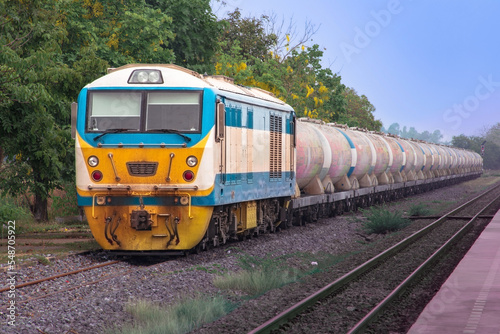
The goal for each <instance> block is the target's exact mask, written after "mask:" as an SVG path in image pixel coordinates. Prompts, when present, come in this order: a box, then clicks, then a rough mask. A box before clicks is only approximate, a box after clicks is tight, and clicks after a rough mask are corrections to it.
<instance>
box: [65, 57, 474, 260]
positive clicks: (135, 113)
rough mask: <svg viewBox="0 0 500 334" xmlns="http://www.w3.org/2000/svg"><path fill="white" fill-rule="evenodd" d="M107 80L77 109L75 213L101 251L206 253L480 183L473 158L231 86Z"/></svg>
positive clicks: (163, 68)
mask: <svg viewBox="0 0 500 334" xmlns="http://www.w3.org/2000/svg"><path fill="white" fill-rule="evenodd" d="M108 72H109V73H108V74H107V75H105V76H103V77H101V78H99V79H97V80H95V81H94V82H92V83H90V84H88V85H87V86H85V87H84V88H83V89H82V90H81V92H80V94H79V96H78V101H77V103H73V105H72V133H73V136H74V138H75V150H76V186H77V196H78V205H79V206H81V207H83V209H84V210H85V214H86V217H87V220H88V223H89V225H90V229H91V231H92V234H93V235H94V237H95V239H96V240H97V242H98V243H99V244H100V245H101V246H102V248H103V249H107V250H113V251H122V252H130V251H132V252H137V251H141V252H150V253H151V252H186V251H190V250H195V251H199V250H202V249H207V248H209V247H212V246H218V245H220V244H224V243H226V242H227V241H228V240H231V239H242V238H245V237H250V236H252V235H254V234H256V233H262V232H266V231H274V230H276V229H277V228H281V227H286V226H289V225H291V224H294V223H298V224H300V223H301V222H303V221H307V220H315V219H317V218H318V217H320V216H324V215H333V214H336V213H340V212H342V211H345V210H350V209H352V208H355V207H356V206H365V205H370V204H372V203H374V202H382V201H385V200H389V199H390V198H393V197H399V196H403V195H407V194H411V193H413V192H416V191H422V190H425V189H427V188H432V187H435V186H439V185H443V184H449V183H451V182H457V181H460V180H463V179H468V178H471V177H475V176H478V175H480V173H481V171H482V159H481V156H480V155H478V154H477V153H475V152H471V151H466V150H462V149H457V148H451V147H447V146H442V145H434V144H429V143H424V142H419V141H413V140H405V139H402V138H399V137H394V136H392V137H391V136H387V135H384V134H380V133H374V132H369V131H366V130H363V129H355V128H348V127H346V126H343V125H337V124H325V123H323V122H320V121H317V120H311V119H302V118H297V117H296V115H295V113H294V110H293V108H292V107H290V106H289V105H287V104H286V103H284V102H283V101H281V100H280V99H278V98H276V97H275V96H273V95H272V94H271V93H269V92H266V91H264V90H261V89H259V88H253V87H244V86H241V85H236V84H234V82H233V80H232V79H230V78H227V77H224V76H207V75H201V74H199V73H196V72H193V71H191V70H188V69H185V68H182V67H178V66H176V65H170V64H169V65H144V64H133V65H126V66H122V67H119V68H116V69H110V70H109V71H108Z"/></svg>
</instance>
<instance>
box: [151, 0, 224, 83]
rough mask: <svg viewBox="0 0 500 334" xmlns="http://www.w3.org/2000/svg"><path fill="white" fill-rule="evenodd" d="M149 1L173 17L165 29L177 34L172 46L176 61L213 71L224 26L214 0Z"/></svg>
mask: <svg viewBox="0 0 500 334" xmlns="http://www.w3.org/2000/svg"><path fill="white" fill-rule="evenodd" d="M146 3H147V4H149V5H151V6H152V7H153V8H154V9H156V10H161V11H162V12H163V13H165V15H167V16H168V17H169V18H171V20H172V23H171V24H170V25H169V26H165V27H163V29H165V30H167V29H170V30H171V31H172V33H173V38H172V41H170V44H169V45H168V49H170V50H171V51H172V52H173V55H174V57H175V60H174V62H175V63H176V64H177V65H180V66H184V67H188V68H191V69H193V70H195V71H198V72H201V73H204V72H206V71H210V70H211V69H212V68H213V64H212V61H213V57H214V56H215V53H216V52H217V50H218V49H219V43H218V36H220V35H221V33H222V26H223V24H222V23H221V22H219V21H218V20H217V17H216V16H215V14H213V12H212V9H211V7H210V0H146ZM165 62H166V61H164V63H165Z"/></svg>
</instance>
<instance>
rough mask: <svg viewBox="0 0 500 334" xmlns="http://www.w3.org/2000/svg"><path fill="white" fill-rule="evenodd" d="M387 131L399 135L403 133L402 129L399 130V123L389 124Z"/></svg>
mask: <svg viewBox="0 0 500 334" xmlns="http://www.w3.org/2000/svg"><path fill="white" fill-rule="evenodd" d="M387 133H390V134H393V135H398V136H399V135H400V134H401V131H400V130H399V123H392V124H391V125H390V126H389V129H387Z"/></svg>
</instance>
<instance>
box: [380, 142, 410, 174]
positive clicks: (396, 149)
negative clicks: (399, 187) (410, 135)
mask: <svg viewBox="0 0 500 334" xmlns="http://www.w3.org/2000/svg"><path fill="white" fill-rule="evenodd" d="M383 138H384V140H385V141H386V142H387V145H389V148H390V151H389V154H390V155H392V163H391V164H390V165H389V172H391V173H398V172H401V171H403V169H404V168H405V167H406V165H407V163H408V157H407V153H406V150H405V149H404V148H403V146H402V145H401V143H399V141H398V140H396V138H393V137H389V136H384V137H383ZM390 160H391V159H390V158H389V161H390Z"/></svg>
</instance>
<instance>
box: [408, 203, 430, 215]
mask: <svg viewBox="0 0 500 334" xmlns="http://www.w3.org/2000/svg"><path fill="white" fill-rule="evenodd" d="M431 212H432V210H431V209H429V207H428V205H427V204H424V203H418V204H413V205H412V206H410V209H409V210H408V215H410V216H428V215H430V214H431Z"/></svg>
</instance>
